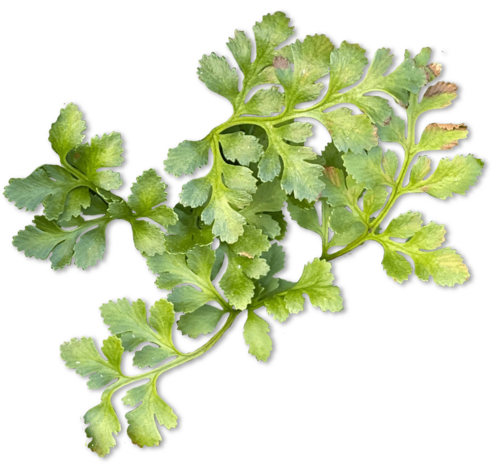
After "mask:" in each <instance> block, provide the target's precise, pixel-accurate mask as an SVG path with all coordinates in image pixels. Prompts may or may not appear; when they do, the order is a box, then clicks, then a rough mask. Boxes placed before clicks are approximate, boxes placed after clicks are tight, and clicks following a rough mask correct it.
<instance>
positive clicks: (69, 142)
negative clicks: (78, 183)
mask: <svg viewBox="0 0 495 465" xmlns="http://www.w3.org/2000/svg"><path fill="white" fill-rule="evenodd" d="M85 130H86V122H85V121H83V119H82V112H80V111H79V109H78V108H77V106H76V105H74V104H73V103H69V104H68V105H67V106H66V107H65V108H62V109H61V110H60V115H59V117H58V118H57V121H55V123H53V124H52V127H51V129H50V136H49V137H48V140H49V141H50V143H51V144H52V148H53V150H54V151H55V152H56V153H57V154H58V155H59V156H60V158H61V159H65V156H66V155H67V154H68V153H69V151H70V150H72V149H73V148H74V147H77V146H78V145H79V144H81V143H82V141H83V140H84V135H83V132H84V131H85Z"/></svg>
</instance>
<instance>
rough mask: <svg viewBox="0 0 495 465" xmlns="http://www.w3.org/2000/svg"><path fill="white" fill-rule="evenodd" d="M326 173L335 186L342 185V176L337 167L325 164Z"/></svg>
mask: <svg viewBox="0 0 495 465" xmlns="http://www.w3.org/2000/svg"><path fill="white" fill-rule="evenodd" d="M323 168H324V169H325V174H326V176H327V178H328V179H330V182H331V183H332V184H333V185H334V186H335V187H340V177H339V174H338V170H337V168H335V167H334V166H324V167H323Z"/></svg>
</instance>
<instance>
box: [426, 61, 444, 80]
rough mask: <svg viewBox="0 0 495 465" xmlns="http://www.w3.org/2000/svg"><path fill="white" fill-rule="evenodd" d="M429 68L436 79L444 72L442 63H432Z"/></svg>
mask: <svg viewBox="0 0 495 465" xmlns="http://www.w3.org/2000/svg"><path fill="white" fill-rule="evenodd" d="M428 68H430V70H431V72H432V73H433V74H434V75H435V77H438V76H440V73H441V72H442V65H441V64H440V63H430V64H429V65H428Z"/></svg>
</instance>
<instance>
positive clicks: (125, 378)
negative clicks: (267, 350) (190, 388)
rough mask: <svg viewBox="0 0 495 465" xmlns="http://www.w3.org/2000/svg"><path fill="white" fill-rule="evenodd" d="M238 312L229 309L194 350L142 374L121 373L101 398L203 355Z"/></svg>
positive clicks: (230, 324) (223, 332)
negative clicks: (214, 328)
mask: <svg viewBox="0 0 495 465" xmlns="http://www.w3.org/2000/svg"><path fill="white" fill-rule="evenodd" d="M240 313H241V312H240V311H237V310H232V309H231V310H230V314H229V317H228V318H227V321H226V322H225V324H224V325H223V326H222V328H221V329H220V330H219V331H218V332H217V333H216V334H215V335H214V336H213V337H212V338H211V339H210V340H209V341H208V342H207V343H206V344H204V345H202V346H201V347H200V348H199V349H196V350H195V351H193V352H190V353H188V354H181V355H179V356H178V357H177V358H176V359H175V360H173V361H172V362H170V363H167V364H165V365H163V366H161V367H158V368H155V369H154V370H150V371H148V372H146V373H142V374H139V375H136V376H124V375H122V377H121V378H119V380H118V381H117V382H116V383H114V384H112V385H111V386H109V387H108V389H106V390H105V391H104V392H103V395H102V400H104V399H107V398H109V397H110V396H112V395H113V394H114V393H115V392H116V391H117V390H119V389H120V388H121V387H123V386H126V385H127V384H131V383H135V382H136V381H140V380H142V379H147V378H150V379H152V378H157V377H158V376H160V375H162V374H163V373H165V372H166V371H169V370H171V369H172V368H175V367H178V366H180V365H183V364H184V363H187V362H189V361H191V360H194V359H195V358H197V357H199V356H201V355H203V354H204V353H205V352H207V351H208V350H210V349H211V348H212V347H213V346H214V345H215V344H216V343H217V342H218V341H219V340H220V338H221V337H222V336H223V335H224V334H225V332H226V331H227V330H228V329H229V328H230V327H231V326H232V323H233V322H234V320H235V319H236V318H237V316H238V315H239V314H240Z"/></svg>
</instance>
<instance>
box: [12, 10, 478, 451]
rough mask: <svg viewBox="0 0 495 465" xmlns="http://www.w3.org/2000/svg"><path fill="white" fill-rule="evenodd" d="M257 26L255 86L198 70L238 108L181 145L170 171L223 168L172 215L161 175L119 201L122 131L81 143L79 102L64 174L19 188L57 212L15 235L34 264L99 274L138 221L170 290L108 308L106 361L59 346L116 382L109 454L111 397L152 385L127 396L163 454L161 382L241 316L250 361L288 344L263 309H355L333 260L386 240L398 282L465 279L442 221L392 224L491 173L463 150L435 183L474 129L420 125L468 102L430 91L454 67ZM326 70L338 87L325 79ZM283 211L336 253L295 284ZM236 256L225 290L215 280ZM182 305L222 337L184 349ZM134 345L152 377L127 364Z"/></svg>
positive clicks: (200, 327)
mask: <svg viewBox="0 0 495 465" xmlns="http://www.w3.org/2000/svg"><path fill="white" fill-rule="evenodd" d="M253 29H254V39H255V45H256V53H255V58H254V60H253V59H252V58H251V57H252V47H253V43H252V41H251V40H250V39H248V37H247V36H246V35H245V34H244V32H241V31H235V35H234V38H232V39H230V40H229V42H228V44H227V45H228V48H229V49H230V51H231V53H232V55H233V57H234V59H235V61H236V62H237V65H238V67H239V69H240V71H242V75H243V79H242V85H239V83H240V75H239V73H238V71H237V70H236V69H235V68H232V67H231V66H230V65H229V64H228V62H227V60H226V59H225V58H224V57H219V56H217V55H215V54H211V55H208V56H207V55H205V56H203V58H202V59H201V60H200V65H201V66H200V67H199V69H198V75H199V78H200V79H201V81H203V82H204V83H205V85H206V86H207V87H208V88H209V89H210V90H212V91H214V92H216V93H218V94H220V95H222V96H223V97H225V98H226V99H228V100H229V101H230V103H231V104H232V108H233V111H232V115H231V116H230V117H229V118H228V119H227V120H226V121H225V123H223V124H221V125H219V126H217V127H216V128H214V129H212V131H211V132H210V133H209V134H207V135H206V136H205V137H204V138H203V139H202V140H199V141H184V142H182V143H180V144H179V145H178V146H177V147H176V148H173V149H171V150H170V151H169V153H168V157H167V159H166V160H165V170H166V171H167V172H168V173H170V174H172V175H175V176H181V175H190V174H192V173H193V172H194V171H195V170H196V169H197V168H199V167H201V166H203V165H206V164H207V163H208V161H209V159H210V157H211V158H212V165H211V169H210V170H209V172H208V173H207V174H206V175H205V176H203V177H200V178H196V179H193V180H191V181H189V182H187V183H186V184H185V185H184V186H183V189H182V192H181V194H180V199H181V201H180V203H179V204H177V205H176V206H175V207H174V208H173V209H172V208H170V207H168V206H166V205H164V202H166V200H167V194H166V187H167V186H166V185H165V184H164V183H163V181H162V180H161V178H160V176H159V175H158V174H157V173H156V172H155V171H154V170H148V171H145V172H144V173H143V174H142V175H141V176H139V177H138V178H137V179H136V182H135V183H134V184H133V185H132V187H131V191H132V193H131V195H130V196H129V197H128V199H127V200H125V199H123V198H122V197H120V196H118V195H117V194H116V193H115V191H117V190H118V188H119V187H120V185H121V184H122V181H121V179H120V175H119V173H118V172H115V171H113V170H109V169H104V170H102V168H116V167H118V166H119V165H120V164H121V163H122V161H123V158H122V156H121V155H122V152H123V149H122V139H121V137H120V134H117V133H113V132H112V133H110V134H103V136H101V137H98V136H95V137H93V138H92V139H91V142H90V143H83V139H84V137H85V136H84V131H85V129H86V126H85V122H84V120H83V117H82V114H81V112H80V111H79V110H78V108H77V106H76V105H74V104H69V105H67V106H66V107H65V108H63V109H62V110H61V112H60V115H59V117H58V119H57V120H56V122H55V123H54V124H53V125H52V127H51V129H50V133H49V141H50V143H51V145H52V147H53V150H54V151H55V153H56V154H57V155H58V157H59V161H60V164H57V165H55V164H47V165H42V166H41V167H39V168H37V169H36V170H35V171H34V172H33V173H32V174H30V175H29V176H28V177H26V178H24V179H11V181H10V184H9V185H8V186H7V187H6V189H5V195H6V197H7V198H8V199H9V200H10V201H12V202H14V203H15V205H16V206H17V207H18V208H25V209H26V210H29V211H34V210H35V209H37V208H38V207H39V205H40V204H43V208H44V210H43V214H42V215H39V216H35V218H34V224H33V225H29V226H27V227H26V228H25V229H24V230H23V231H20V232H19V233H18V235H17V236H15V237H14V242H13V243H14V245H15V246H16V247H17V248H18V249H19V250H20V251H23V252H24V253H25V254H26V256H28V257H35V258H38V259H47V258H48V257H49V258H50V261H51V263H52V268H54V269H60V268H64V267H65V266H68V265H70V264H71V263H72V262H74V263H75V265H76V266H77V267H80V268H83V269H85V268H87V267H89V266H92V265H94V264H95V263H96V262H97V261H98V260H100V259H101V258H102V257H103V255H104V250H105V241H106V233H105V231H106V227H107V226H108V224H109V223H110V222H111V221H113V220H115V219H123V220H126V221H128V222H129V223H130V224H131V226H132V232H133V238H134V244H135V247H136V248H137V249H138V251H139V252H140V253H141V254H142V255H143V257H144V258H145V259H146V261H147V264H148V267H149V269H150V270H151V271H152V272H153V273H154V274H157V275H158V278H157V279H156V285H157V286H158V287H159V288H160V289H165V290H167V291H171V292H170V293H169V294H168V295H167V298H163V299H161V300H159V301H158V302H156V303H155V304H154V305H153V306H152V307H151V308H150V309H149V312H148V311H147V310H146V306H145V304H144V303H143V302H142V301H140V300H138V301H137V302H128V301H127V300H126V299H122V300H118V301H117V302H109V303H107V304H104V305H103V306H102V307H101V314H102V317H103V321H104V323H105V324H107V325H108V327H109V330H110V332H111V336H110V337H109V338H108V339H106V340H105V341H104V342H103V345H102V348H101V351H102V353H103V355H104V356H105V357H102V356H101V355H100V353H99V352H98V350H97V349H96V347H95V343H94V341H93V340H92V339H90V338H84V337H83V338H81V339H72V340H70V341H69V342H66V343H64V344H62V346H61V356H62V359H63V360H64V361H65V362H66V365H67V367H69V368H72V369H75V370H76V372H77V373H78V374H80V375H81V376H89V381H88V387H89V388H90V389H100V388H105V389H104V391H103V394H102V397H101V402H100V403H99V404H98V405H97V406H96V407H93V408H92V409H91V410H89V411H88V412H87V413H86V415H85V417H84V420H85V422H86V423H88V424H89V426H88V427H87V429H86V434H87V436H88V437H89V438H91V442H90V443H89V447H90V449H91V450H93V451H95V452H96V453H97V454H99V455H100V456H104V455H106V454H108V453H109V451H110V449H111V448H112V447H113V446H114V445H115V438H114V435H115V434H116V433H118V432H119V431H120V429H121V425H120V422H119V420H118V419H117V416H116V414H115V411H114V408H113V405H112V401H113V396H114V394H115V393H116V392H117V391H118V390H120V389H121V388H124V387H128V386H129V385H130V384H132V383H135V382H137V381H141V382H144V383H142V384H140V385H138V386H137V387H132V388H130V389H129V390H127V393H126V394H125V396H124V397H123V399H122V400H123V402H124V404H126V405H128V406H130V407H134V409H133V410H130V411H129V413H127V414H126V419H127V422H128V425H129V426H128V429H127V433H128V435H129V436H130V438H131V439H132V441H133V442H134V443H135V444H137V445H139V446H141V447H143V446H154V445H157V444H159V443H160V441H161V433H160V431H159V430H158V428H157V425H156V422H155V419H156V420H158V423H159V424H160V425H163V426H165V427H166V428H169V429H170V428H173V427H175V425H176V423H177V417H176V415H175V414H174V412H173V411H172V409H171V408H170V406H169V405H168V404H167V403H166V402H165V401H164V400H163V399H161V397H160V396H159V395H158V392H157V380H158V378H159V377H160V376H161V375H162V374H164V373H165V372H167V371H169V370H171V369H173V368H175V367H177V366H179V365H182V364H184V363H186V362H188V361H190V360H192V359H195V358H197V357H199V356H201V355H203V354H204V353H205V352H207V351H208V350H209V349H210V348H211V347H212V346H213V345H214V344H216V343H217V342H218V341H219V340H220V339H221V337H222V336H223V334H224V333H225V332H226V331H227V330H228V329H229V328H230V326H231V325H232V323H233V322H234V320H235V319H236V318H238V317H240V316H241V314H242V315H243V317H244V318H245V324H244V331H243V336H244V339H245V342H246V344H247V345H248V346H249V353H250V354H252V355H254V356H255V357H256V358H257V359H258V360H261V361H266V360H267V359H268V357H269V355H270V352H271V349H272V341H271V338H270V335H269V332H270V329H269V324H268V322H267V321H266V318H262V317H261V316H260V315H259V310H260V309H261V308H263V307H264V308H266V312H267V314H268V315H269V316H270V317H272V318H273V319H274V320H276V321H278V322H283V321H285V320H287V318H289V317H290V316H291V315H294V314H297V313H299V312H300V311H302V310H303V309H304V295H307V296H308V297H309V299H310V301H311V304H312V305H313V306H314V307H319V308H320V309H321V310H322V311H330V312H338V311H340V310H342V308H343V303H342V298H341V296H340V292H339V288H338V287H336V286H334V285H333V275H332V273H331V264H330V262H331V261H332V260H333V259H334V258H336V257H340V256H342V255H345V254H346V253H348V252H350V251H351V250H353V249H355V248H356V247H358V246H360V245H361V244H363V243H364V242H366V241H374V242H378V243H379V244H380V245H381V246H382V247H383V250H384V256H383V261H382V265H383V268H384V270H385V272H386V273H387V274H388V275H389V276H390V277H391V278H393V279H394V280H395V281H397V282H399V283H401V282H403V281H404V280H407V279H408V278H409V276H410V275H411V273H412V266H411V263H410V261H409V260H407V259H406V258H405V257H406V256H407V257H410V259H411V260H412V262H413V263H414V270H415V274H416V275H417V277H418V278H419V279H421V280H422V281H428V280H429V278H430V276H431V277H432V278H433V280H434V281H435V282H436V283H437V284H439V285H441V286H453V285H455V284H462V283H463V282H465V281H466V280H467V279H468V278H469V272H468V269H467V267H466V266H465V265H464V264H463V260H462V258H461V257H460V256H459V255H458V254H457V253H456V251H455V250H453V249H451V248H450V247H443V248H441V245H442V243H443V242H444V240H445V239H444V237H445V229H444V227H443V226H442V225H439V224H436V223H429V224H427V225H423V221H422V219H421V214H420V213H417V212H411V211H409V212H405V213H402V214H400V215H399V216H398V217H396V218H393V219H391V220H389V218H388V213H389V212H390V209H391V208H392V206H393V205H394V204H395V202H396V201H397V200H398V199H399V197H401V196H402V195H405V194H411V193H426V194H429V195H430V196H432V197H435V198H438V199H446V198H447V197H450V196H452V195H453V194H465V192H466V191H467V190H468V189H469V187H470V186H472V185H473V184H475V183H476V180H477V177H478V176H479V175H480V173H481V169H482V167H483V163H482V162H481V161H480V160H479V159H477V158H475V157H474V156H473V155H467V156H462V155H457V156H455V157H454V158H452V159H450V158H444V159H442V160H441V161H440V162H439V164H438V167H437V168H436V170H435V171H434V172H433V173H430V159H429V158H428V157H427V156H426V155H421V156H419V157H418V156H417V155H418V154H420V153H424V152H434V151H442V150H448V149H451V148H453V147H455V146H456V145H457V144H458V141H459V140H461V139H464V138H465V137H466V136H467V133H468V132H467V128H466V126H465V125H463V124H443V123H442V124H440V123H432V124H429V125H428V126H427V127H426V129H425V130H424V132H423V133H422V134H421V136H420V137H419V141H418V142H417V137H416V132H415V128H416V121H417V119H418V117H419V116H420V115H421V114H422V113H424V112H429V111H432V110H437V109H441V108H444V107H446V106H448V105H450V104H451V102H452V100H454V99H455V98H456V90H457V86H456V85H455V84H452V83H447V82H437V83H436V84H432V85H429V83H430V82H431V81H433V80H435V79H436V78H437V77H438V76H439V74H440V72H441V65H439V64H437V63H429V56H430V49H429V48H424V49H423V50H422V51H421V52H420V53H419V54H418V55H417V56H415V57H411V56H410V54H409V52H407V51H406V52H405V55H404V59H403V61H402V62H401V63H400V64H399V65H398V66H397V67H396V68H395V69H391V67H392V55H391V54H390V51H389V50H388V49H380V50H378V51H377V52H376V53H375V55H374V57H373V59H372V60H371V64H370V66H369V68H368V69H367V71H366V73H364V69H365V67H366V66H367V64H368V60H367V58H366V57H365V51H364V50H363V49H362V48H361V47H360V46H359V45H357V44H350V43H347V42H343V43H342V44H341V45H340V47H339V48H336V47H335V46H334V44H333V43H332V42H331V41H330V39H328V38H327V37H325V36H324V35H315V36H307V37H306V38H305V39H304V40H303V41H299V40H297V41H295V42H294V43H292V44H290V45H285V46H281V44H282V43H283V42H285V41H286V40H287V39H288V38H289V37H290V36H291V35H292V33H293V28H292V27H291V26H289V19H288V18H287V17H286V16H285V15H284V14H283V13H280V12H277V13H275V14H271V15H270V14H269V15H266V16H264V17H263V20H262V21H261V22H260V23H256V24H255V26H254V28H253ZM385 73H387V74H386V75H385ZM328 74H329V83H328V86H327V87H326V89H325V90H324V87H325V86H324V84H323V83H322V82H320V80H321V78H324V77H325V76H327V75H328ZM267 84H268V86H266V85H267ZM425 86H428V87H427V89H426V91H425V92H424V93H423V95H422V97H421V98H420V97H419V95H420V93H422V89H423V88H424V87H425ZM253 90H255V92H253ZM370 92H381V93H383V94H386V95H387V96H389V97H392V98H393V99H394V100H395V102H396V103H397V104H398V105H401V106H402V107H404V108H405V109H406V112H407V121H404V120H402V119H401V118H399V117H397V116H395V115H394V113H393V110H392V108H391V107H390V106H389V104H388V101H387V100H386V99H384V98H382V97H378V96H376V95H373V96H370V95H368V94H369V93H370ZM251 94H252V97H250V98H249V97H248V96H249V95H251ZM342 104H350V105H354V106H356V107H358V108H359V109H360V110H361V113H359V114H354V113H353V111H352V110H351V109H349V108H347V107H345V106H342ZM337 105H338V108H335V107H336V106H337ZM301 118H305V119H307V118H310V119H312V120H316V121H319V122H320V123H322V124H323V125H324V126H325V128H326V129H327V130H328V131H329V133H330V135H331V139H332V142H331V143H330V144H328V145H327V147H326V148H325V150H324V151H323V152H322V153H321V155H318V154H317V153H316V152H315V151H314V150H313V149H312V148H311V147H310V146H309V145H306V144H307V140H308V139H309V138H310V137H311V135H312V125H311V124H310V123H308V122H301V121H300V119H301ZM380 140H382V141H385V142H393V143H395V144H397V145H398V147H399V149H401V151H402V152H403V155H402V156H401V157H399V156H398V155H397V154H396V153H395V152H393V151H390V150H387V151H386V152H383V150H382V148H381V147H380V145H379V141H380ZM409 172H410V174H409V175H408V173H409ZM285 204H287V210H288V212H289V214H290V216H291V218H292V219H293V220H294V221H295V222H296V223H297V224H298V225H299V226H301V227H303V228H305V229H308V230H310V231H312V232H314V233H315V234H316V235H318V236H319V237H320V240H321V244H322V249H321V250H322V252H321V256H320V257H317V258H314V259H312V260H310V261H309V262H308V264H307V265H306V266H305V267H304V269H303V270H302V272H301V277H300V279H299V281H297V282H289V281H286V280H284V279H280V278H277V277H276V275H277V273H279V272H280V271H281V270H283V268H284V259H285V253H284V251H283V249H282V246H281V245H280V244H279V242H280V241H282V239H283V238H284V235H285V231H286V219H285V218H284V214H283V211H282V208H283V206H284V205H285ZM384 223H386V224H387V226H386V227H385V228H384V229H383V228H382V224H384ZM382 229H383V231H382ZM215 239H218V241H215ZM214 241H215V242H214ZM216 242H218V244H219V245H218V246H217V247H214V246H213V245H214V244H216ZM225 260H227V265H226V268H225V271H224V272H223V275H222V276H221V278H220V280H219V281H218V287H217V286H216V285H215V284H213V281H215V280H216V278H217V277H218V275H219V273H220V270H221V269H222V266H223V264H224V261H225ZM176 313H179V314H180V318H179V320H178V322H177V328H178V329H179V330H180V331H181V333H182V334H183V335H186V336H189V337H191V338H196V337H198V336H199V335H201V334H210V333H213V332H215V330H217V327H218V326H219V324H220V321H221V320H222V318H224V317H225V316H226V319H224V323H223V325H222V326H221V327H220V329H218V330H217V331H216V332H215V333H214V335H213V336H212V337H211V338H210V339H209V340H208V342H206V344H204V345H203V346H201V347H199V348H198V349H197V350H195V351H193V352H190V353H183V352H181V351H180V350H179V349H177V347H176V346H175V344H174V342H173V337H172V334H173V329H174V325H175V317H176ZM143 344H144V345H143ZM126 351H128V352H134V358H133V363H134V365H136V366H137V367H139V368H140V369H144V371H142V373H141V374H139V375H137V376H128V375H126V374H124V373H123V372H122V370H121V359H122V356H123V354H124V352H126Z"/></svg>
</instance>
